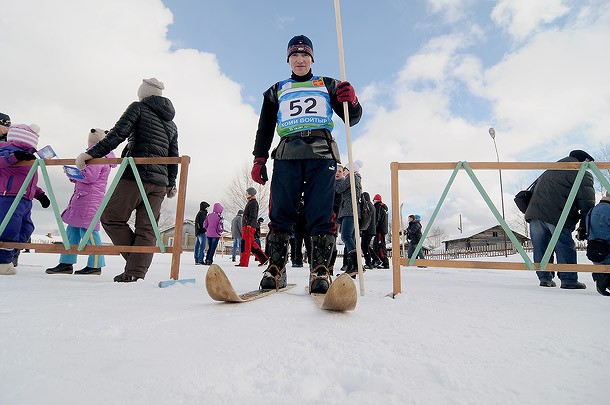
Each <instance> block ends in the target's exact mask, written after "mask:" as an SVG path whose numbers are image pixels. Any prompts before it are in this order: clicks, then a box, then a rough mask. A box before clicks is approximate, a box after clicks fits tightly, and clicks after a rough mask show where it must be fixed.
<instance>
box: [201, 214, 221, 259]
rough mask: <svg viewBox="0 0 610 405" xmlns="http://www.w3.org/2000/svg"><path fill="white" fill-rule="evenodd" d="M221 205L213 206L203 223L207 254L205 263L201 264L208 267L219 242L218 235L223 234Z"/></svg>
mask: <svg viewBox="0 0 610 405" xmlns="http://www.w3.org/2000/svg"><path fill="white" fill-rule="evenodd" d="M222 210H223V208H222V205H221V204H220V203H215V204H214V209H213V211H212V212H210V213H209V214H208V216H207V217H206V218H205V221H203V227H204V228H205V229H206V231H205V236H206V237H207V238H208V252H207V253H206V255H205V261H204V262H203V264H205V265H208V266H209V265H210V264H212V262H213V261H214V253H216V247H217V246H218V241H219V240H220V235H221V234H222V233H223V232H224V230H225V228H224V223H223V218H222V216H221V214H222Z"/></svg>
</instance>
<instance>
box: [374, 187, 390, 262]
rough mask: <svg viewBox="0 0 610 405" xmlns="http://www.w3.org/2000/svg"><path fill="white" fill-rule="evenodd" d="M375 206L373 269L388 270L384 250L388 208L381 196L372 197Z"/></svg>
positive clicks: (387, 260) (386, 253) (386, 256)
mask: <svg viewBox="0 0 610 405" xmlns="http://www.w3.org/2000/svg"><path fill="white" fill-rule="evenodd" d="M373 205H374V206H375V219H376V221H377V228H376V235H375V239H373V253H374V255H375V256H376V261H375V267H377V268H378V269H389V268H390V260H389V259H388V249H387V248H386V245H385V243H386V241H385V238H386V235H387V234H388V206H387V205H385V204H384V203H383V201H381V196H380V195H379V194H375V197H373Z"/></svg>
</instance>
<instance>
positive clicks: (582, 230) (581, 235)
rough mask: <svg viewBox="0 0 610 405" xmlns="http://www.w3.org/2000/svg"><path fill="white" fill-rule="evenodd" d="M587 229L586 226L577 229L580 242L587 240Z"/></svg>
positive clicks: (577, 237)
mask: <svg viewBox="0 0 610 405" xmlns="http://www.w3.org/2000/svg"><path fill="white" fill-rule="evenodd" d="M587 236H588V235H587V229H586V228H585V227H584V226H579V227H578V229H576V239H578V240H587Z"/></svg>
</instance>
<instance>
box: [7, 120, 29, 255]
mask: <svg viewBox="0 0 610 405" xmlns="http://www.w3.org/2000/svg"><path fill="white" fill-rule="evenodd" d="M10 126H11V117H9V116H8V115H7V114H4V113H0V142H6V134H7V133H8V129H9V127H10ZM26 251H28V250H26ZM20 252H21V250H19V249H15V254H14V255H13V266H14V267H17V265H18V264H19V254H20Z"/></svg>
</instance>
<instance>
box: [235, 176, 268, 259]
mask: <svg viewBox="0 0 610 405" xmlns="http://www.w3.org/2000/svg"><path fill="white" fill-rule="evenodd" d="M246 198H247V199H248V202H247V203H246V206H245V208H244V214H243V217H242V225H243V226H242V231H241V234H242V238H243V239H242V240H243V244H244V245H243V246H242V250H241V256H240V257H239V263H238V264H236V265H235V266H236V267H248V263H249V262H250V253H254V257H256V260H258V261H259V263H260V265H264V264H265V263H267V261H268V260H269V258H268V257H267V255H266V254H265V252H263V250H262V249H261V247H260V246H259V245H258V243H256V241H255V240H254V234H255V233H256V227H257V221H258V201H256V189H255V188H254V187H249V188H248V189H247V190H246Z"/></svg>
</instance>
